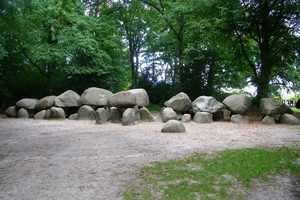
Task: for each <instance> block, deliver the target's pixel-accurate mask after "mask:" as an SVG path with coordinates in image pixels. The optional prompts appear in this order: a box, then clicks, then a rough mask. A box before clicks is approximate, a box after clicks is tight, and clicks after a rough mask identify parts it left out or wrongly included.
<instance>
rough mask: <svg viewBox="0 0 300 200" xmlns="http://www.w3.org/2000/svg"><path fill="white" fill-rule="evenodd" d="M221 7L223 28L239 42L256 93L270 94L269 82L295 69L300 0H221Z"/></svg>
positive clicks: (260, 95) (261, 95)
mask: <svg viewBox="0 0 300 200" xmlns="http://www.w3.org/2000/svg"><path fill="white" fill-rule="evenodd" d="M219 8H221V9H220V11H221V13H222V16H221V19H222V22H221V24H222V26H223V25H225V28H224V27H223V29H222V31H223V33H226V34H228V33H229V32H230V31H232V33H233V35H234V36H235V37H236V39H237V41H238V42H239V50H240V51H241V52H242V55H243V58H244V59H245V60H246V61H247V67H249V69H250V70H251V72H252V75H251V81H252V83H253V84H254V85H255V86H256V87H257V97H258V98H259V99H260V98H264V97H268V95H269V92H270V88H269V84H270V83H279V82H282V80H288V79H289V78H291V77H290V76H288V75H287V74H289V73H287V72H288V71H291V70H293V68H294V61H295V58H296V56H297V54H296V50H297V49H299V27H300V18H299V16H300V3H299V1H295V0H242V1H239V0H236V1H235V0H233V1H226V2H225V1H222V2H220V6H219ZM283 72H285V73H283ZM294 81H295V80H294Z"/></svg>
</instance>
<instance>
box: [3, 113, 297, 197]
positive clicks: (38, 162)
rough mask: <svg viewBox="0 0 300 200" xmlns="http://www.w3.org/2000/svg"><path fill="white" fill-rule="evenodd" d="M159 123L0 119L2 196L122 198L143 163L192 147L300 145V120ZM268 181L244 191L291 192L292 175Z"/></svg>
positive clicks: (181, 154)
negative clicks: (181, 128)
mask: <svg viewBox="0 0 300 200" xmlns="http://www.w3.org/2000/svg"><path fill="white" fill-rule="evenodd" d="M162 126H163V123H161V122H160V121H159V120H157V121H156V122H153V123H141V124H139V125H136V126H122V125H121V124H111V123H108V124H106V125H95V124H94V121H71V120H64V121H59V120H39V121H37V120H33V119H7V118H1V119H0V199H78V200H79V199H80V200H81V199H123V197H122V192H123V191H124V189H125V187H126V184H127V183H128V182H129V181H130V180H133V179H134V178H136V173H137V171H138V169H139V168H140V167H141V166H144V165H147V164H151V163H154V162H160V161H166V160H168V159H172V158H175V157H176V158H182V157H185V156H189V155H191V154H193V153H195V152H214V151H219V150H224V149H235V148H245V147H257V146H270V147H275V146H276V147H279V146H293V147H294V146H297V147H299V144H300V126H289V125H273V126H267V125H261V124H260V123H259V122H254V123H251V124H248V125H239V124H233V123H229V122H215V123H212V124H196V123H188V124H185V127H186V130H187V131H186V133H182V134H169V133H161V131H160V130H161V128H162ZM283 178H285V177H283ZM279 182H282V181H279ZM265 187H267V186H265ZM271 187H272V188H273V189H272V188H271V189H270V188H269V187H267V189H266V188H262V191H261V192H260V193H259V194H255V193H253V194H252V193H251V194H249V195H248V196H249V198H250V199H255V198H253V196H251V195H254V197H258V195H261V196H260V197H266V195H265V194H264V193H265V192H266V190H274V191H275V190H280V192H279V193H277V194H275V192H274V191H268V193H270V194H269V196H268V197H266V198H262V199H282V198H280V195H283V196H284V197H286V198H287V199H290V198H292V196H291V195H290V196H289V192H290V191H289V188H290V187H292V183H291V181H290V180H287V181H285V182H284V185H283V186H282V187H280V186H278V187H277V185H275V186H274V185H271ZM286 190H287V191H286ZM285 193H287V194H285ZM270 195H271V196H270ZM275 197H276V198H275Z"/></svg>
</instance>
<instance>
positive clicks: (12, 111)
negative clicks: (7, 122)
mask: <svg viewBox="0 0 300 200" xmlns="http://www.w3.org/2000/svg"><path fill="white" fill-rule="evenodd" d="M4 113H5V114H6V116H7V117H17V107H16V106H10V107H8V108H7V109H6V110H5V111H4Z"/></svg>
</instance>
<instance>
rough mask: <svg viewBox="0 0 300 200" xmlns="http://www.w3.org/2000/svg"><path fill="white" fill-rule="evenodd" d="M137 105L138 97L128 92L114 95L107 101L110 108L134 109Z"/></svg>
mask: <svg viewBox="0 0 300 200" xmlns="http://www.w3.org/2000/svg"><path fill="white" fill-rule="evenodd" d="M135 105H136V97H135V95H134V94H132V93H131V92H128V91H122V92H118V93H116V94H113V95H112V96H111V97H110V98H109V99H108V101H107V106H108V107H116V108H133V107H134V106H135Z"/></svg>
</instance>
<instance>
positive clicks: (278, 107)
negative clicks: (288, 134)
mask: <svg viewBox="0 0 300 200" xmlns="http://www.w3.org/2000/svg"><path fill="white" fill-rule="evenodd" d="M260 113H261V114H262V115H281V114H285V113H289V114H292V113H293V111H292V110H291V108H290V107H289V106H288V105H286V104H284V103H283V102H281V101H279V100H276V99H272V98H262V99H261V100H260Z"/></svg>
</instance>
